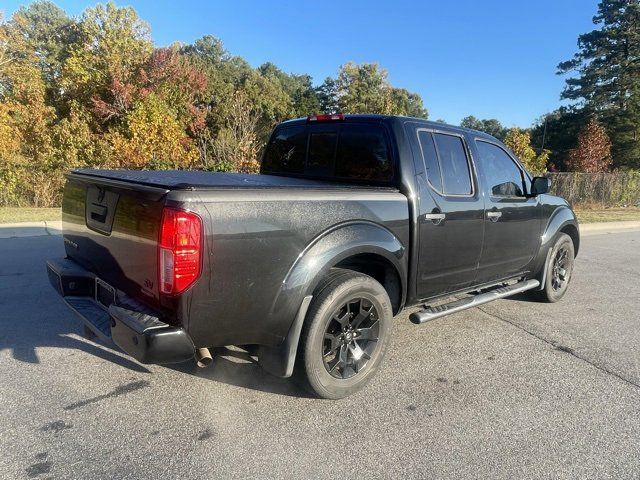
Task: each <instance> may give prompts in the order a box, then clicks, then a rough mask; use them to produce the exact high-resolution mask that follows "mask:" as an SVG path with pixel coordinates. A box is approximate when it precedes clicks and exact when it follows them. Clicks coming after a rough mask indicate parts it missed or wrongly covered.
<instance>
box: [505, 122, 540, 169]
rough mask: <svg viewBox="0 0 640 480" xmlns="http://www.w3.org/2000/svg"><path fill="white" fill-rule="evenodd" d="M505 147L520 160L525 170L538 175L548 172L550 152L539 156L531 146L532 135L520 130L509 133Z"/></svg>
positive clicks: (516, 129)
mask: <svg viewBox="0 0 640 480" xmlns="http://www.w3.org/2000/svg"><path fill="white" fill-rule="evenodd" d="M504 142H505V145H507V146H508V147H509V148H510V149H511V151H512V152H513V153H514V154H515V155H516V156H517V157H518V158H519V159H520V161H521V162H522V163H523V164H524V166H525V168H526V169H527V170H528V171H529V172H531V173H533V174H536V175H539V174H542V173H544V172H546V171H547V161H548V160H549V152H548V151H547V150H544V151H542V152H540V153H539V154H538V153H536V151H535V150H534V149H533V147H532V146H531V133H530V132H528V131H526V130H521V129H519V128H512V129H510V130H508V131H507V134H506V137H505V140H504Z"/></svg>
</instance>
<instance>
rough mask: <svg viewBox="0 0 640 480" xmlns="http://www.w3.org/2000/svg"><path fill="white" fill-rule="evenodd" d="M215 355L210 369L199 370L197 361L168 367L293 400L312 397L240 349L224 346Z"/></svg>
mask: <svg viewBox="0 0 640 480" xmlns="http://www.w3.org/2000/svg"><path fill="white" fill-rule="evenodd" d="M211 353H212V355H213V363H212V364H211V365H209V366H208V367H206V368H199V367H198V366H196V364H195V361H194V362H185V363H178V364H175V365H167V367H169V368H171V369H173V370H176V371H179V372H182V373H186V374H189V375H193V376H195V377H198V378H206V379H207V380H212V381H214V382H220V383H225V384H227V385H233V386H235V387H241V388H247V389H250V390H259V391H262V392H267V393H275V394H278V395H286V396H289V397H299V398H312V397H311V395H310V394H309V393H307V392H306V391H305V390H304V389H302V388H301V387H299V386H298V385H296V384H295V383H294V382H293V381H292V380H291V379H289V378H278V377H274V376H273V375H271V374H269V373H267V372H266V371H264V370H263V369H262V367H260V365H258V362H257V360H256V358H255V357H253V356H251V355H250V354H249V353H248V352H247V351H245V350H242V349H240V348H239V347H230V348H227V347H221V348H217V349H216V350H215V352H214V351H213V350H212V351H211Z"/></svg>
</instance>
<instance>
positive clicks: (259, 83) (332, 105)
mask: <svg viewBox="0 0 640 480" xmlns="http://www.w3.org/2000/svg"><path fill="white" fill-rule="evenodd" d="M330 111H342V112H353V113H357V112H379V113H388V114H400V115H409V116H417V117H424V118H426V117H427V111H426V109H425V108H424V106H423V103H422V99H421V98H420V96H419V95H417V94H415V93H412V92H409V91H407V90H406V89H403V88H397V87H394V86H392V85H391V84H390V83H389V81H388V78H387V72H386V71H385V70H383V69H381V68H380V67H379V66H378V65H376V64H360V65H356V64H354V63H347V64H345V65H342V66H341V67H340V69H339V71H338V73H337V75H336V76H335V77H331V78H327V79H326V80H325V81H324V82H323V83H322V84H321V85H320V86H318V87H315V86H314V85H313V83H312V79H311V77H310V76H309V75H305V74H302V75H293V74H288V73H285V72H283V71H282V70H280V69H279V68H278V67H277V66H276V65H274V64H273V63H265V64H264V65H261V66H259V67H258V68H253V67H252V66H251V65H249V63H248V62H247V61H246V60H244V59H243V58H240V57H238V56H234V55H232V54H230V53H229V52H228V51H227V50H226V49H225V48H224V46H223V44H222V42H221V41H220V40H219V39H217V38H215V37H213V36H208V35H207V36H204V37H202V38H200V39H198V40H196V41H195V42H193V44H189V45H183V44H174V45H171V46H169V47H165V48H155V47H154V45H153V42H152V40H151V36H150V28H149V25H148V24H147V23H146V22H144V21H143V20H142V19H140V18H139V17H138V15H137V14H136V12H135V10H134V9H133V8H130V7H117V6H116V5H115V4H113V3H107V4H104V5H103V4H99V5H96V6H94V7H91V8H87V9H86V10H85V11H84V12H83V13H82V14H81V15H80V16H79V17H78V18H71V17H69V16H68V15H67V14H66V13H65V12H64V11H63V10H62V9H60V8H58V7H57V6H56V5H55V4H53V3H52V2H49V1H46V0H44V1H43V0H39V1H36V2H34V3H32V4H30V5H29V6H26V7H22V8H20V9H19V10H18V11H16V13H15V14H14V15H13V16H12V17H11V18H10V19H7V20H5V21H2V20H0V160H1V162H0V185H2V188H1V189H0V204H36V205H49V204H56V203H57V202H59V195H60V188H61V186H62V184H63V176H62V173H63V172H64V171H67V170H69V169H71V168H74V167H81V166H88V167H101V168H202V169H207V170H212V171H241V172H255V171H256V170H257V169H258V168H259V164H258V158H259V153H260V150H261V148H262V146H263V145H264V143H265V141H266V138H267V136H268V134H269V132H270V131H271V129H272V128H273V126H274V125H275V124H277V123H278V122H280V121H282V120H285V119H288V118H292V117H299V116H306V115H310V114H313V113H319V112H330Z"/></svg>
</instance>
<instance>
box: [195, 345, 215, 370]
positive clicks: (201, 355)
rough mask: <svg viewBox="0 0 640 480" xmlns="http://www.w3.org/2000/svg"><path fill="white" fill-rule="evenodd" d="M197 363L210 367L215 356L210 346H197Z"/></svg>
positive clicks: (201, 366)
mask: <svg viewBox="0 0 640 480" xmlns="http://www.w3.org/2000/svg"><path fill="white" fill-rule="evenodd" d="M195 357H196V363H197V364H198V366H199V367H200V368H204V367H208V366H209V365H211V362H213V357H212V356H211V352H210V351H209V349H208V348H206V347H203V348H197V349H196V355H195Z"/></svg>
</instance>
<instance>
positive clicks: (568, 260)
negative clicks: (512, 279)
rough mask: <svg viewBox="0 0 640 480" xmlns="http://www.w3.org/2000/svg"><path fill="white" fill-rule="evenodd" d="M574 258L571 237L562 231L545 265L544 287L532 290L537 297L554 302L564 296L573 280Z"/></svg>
mask: <svg viewBox="0 0 640 480" xmlns="http://www.w3.org/2000/svg"><path fill="white" fill-rule="evenodd" d="M574 258H575V250H574V247H573V241H572V240H571V237H570V236H569V235H567V234H565V233H561V234H560V235H559V236H558V239H557V240H556V243H555V244H554V246H553V248H552V249H551V253H550V254H549V260H548V261H547V264H546V265H545V269H546V275H545V281H544V285H543V289H542V290H539V291H534V292H532V294H533V295H534V296H535V298H536V299H538V300H541V301H543V302H549V303H554V302H557V301H558V300H560V299H561V298H562V297H564V295H565V293H567V288H568V287H569V282H570V281H571V274H572V273H573V263H574Z"/></svg>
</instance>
